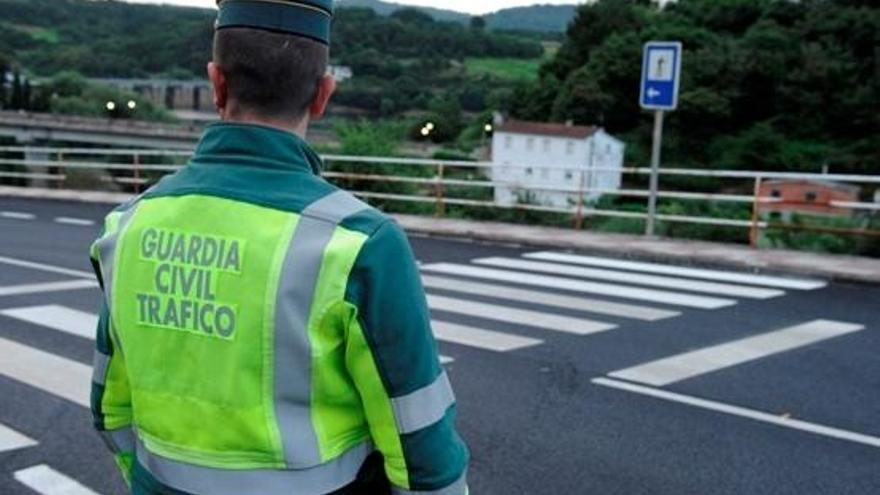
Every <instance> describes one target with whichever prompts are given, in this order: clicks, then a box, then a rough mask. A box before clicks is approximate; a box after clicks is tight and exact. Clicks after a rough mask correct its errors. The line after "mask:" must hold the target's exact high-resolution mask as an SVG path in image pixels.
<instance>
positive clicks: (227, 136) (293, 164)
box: [191, 122, 323, 175]
mask: <svg viewBox="0 0 880 495" xmlns="http://www.w3.org/2000/svg"><path fill="white" fill-rule="evenodd" d="M191 163H193V164H195V165H210V164H218V165H220V164H222V165H242V166H252V167H261V168H274V169H287V170H292V171H296V170H299V171H306V172H311V173H313V174H315V175H320V173H321V170H322V168H323V163H322V162H321V158H320V157H318V155H317V154H316V153H315V152H314V150H312V148H311V147H310V146H309V145H308V143H306V142H305V141H304V140H303V139H302V138H300V137H299V136H297V135H296V134H293V133H291V132H287V131H283V130H281V129H277V128H274V127H269V126H264V125H258V124H245V123H240V122H219V123H215V124H211V125H209V126H208V127H207V129H205V132H204V134H203V135H202V139H201V140H200V141H199V144H198V146H197V147H196V150H195V154H194V155H193V158H192V160H191Z"/></svg>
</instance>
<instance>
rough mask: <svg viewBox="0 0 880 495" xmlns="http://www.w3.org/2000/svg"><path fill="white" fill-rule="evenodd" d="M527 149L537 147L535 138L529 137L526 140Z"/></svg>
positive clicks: (530, 149)
mask: <svg viewBox="0 0 880 495" xmlns="http://www.w3.org/2000/svg"><path fill="white" fill-rule="evenodd" d="M526 149H527V150H529V151H532V150H533V149H535V138H528V139H527V140H526Z"/></svg>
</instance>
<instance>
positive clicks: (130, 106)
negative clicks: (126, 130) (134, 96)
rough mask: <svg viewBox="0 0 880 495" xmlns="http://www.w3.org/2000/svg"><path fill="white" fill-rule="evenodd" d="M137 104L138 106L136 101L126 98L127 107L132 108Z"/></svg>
mask: <svg viewBox="0 0 880 495" xmlns="http://www.w3.org/2000/svg"><path fill="white" fill-rule="evenodd" d="M137 106H138V104H137V102H136V101H134V100H128V109H129V110H134V109H135V108H137Z"/></svg>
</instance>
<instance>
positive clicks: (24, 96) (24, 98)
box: [21, 79, 31, 110]
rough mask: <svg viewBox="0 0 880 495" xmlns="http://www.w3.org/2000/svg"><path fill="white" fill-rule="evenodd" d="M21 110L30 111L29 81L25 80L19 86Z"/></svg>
mask: <svg viewBox="0 0 880 495" xmlns="http://www.w3.org/2000/svg"><path fill="white" fill-rule="evenodd" d="M21 108H22V109H23V110H30V109H31V81H30V79H25V80H24V83H23V84H22V85H21Z"/></svg>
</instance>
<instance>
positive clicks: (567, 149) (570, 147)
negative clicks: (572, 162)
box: [565, 141, 574, 155]
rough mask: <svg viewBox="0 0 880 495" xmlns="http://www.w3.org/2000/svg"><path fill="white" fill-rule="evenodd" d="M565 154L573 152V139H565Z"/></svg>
mask: <svg viewBox="0 0 880 495" xmlns="http://www.w3.org/2000/svg"><path fill="white" fill-rule="evenodd" d="M565 154H566V155H573V154H574V141H567V142H566V143H565Z"/></svg>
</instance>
